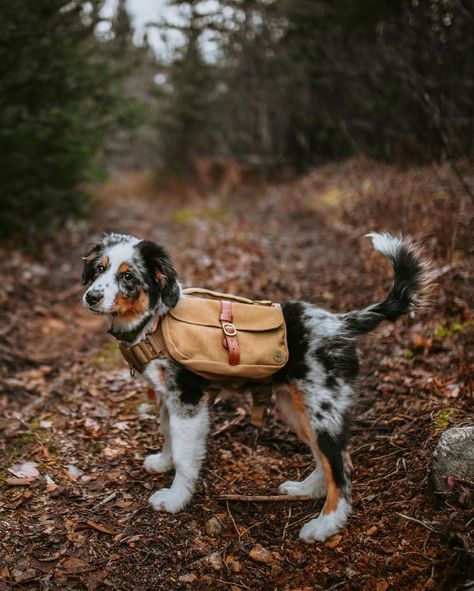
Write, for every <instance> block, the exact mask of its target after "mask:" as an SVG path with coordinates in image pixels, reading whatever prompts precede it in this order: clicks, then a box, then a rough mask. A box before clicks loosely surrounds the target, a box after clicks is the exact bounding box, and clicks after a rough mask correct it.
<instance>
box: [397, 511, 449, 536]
mask: <svg viewBox="0 0 474 591" xmlns="http://www.w3.org/2000/svg"><path fill="white" fill-rule="evenodd" d="M397 515H398V516H399V517H403V519H407V520H408V521H413V523H417V524H418V525H421V526H423V527H425V528H426V529H429V530H430V531H433V532H434V533H435V534H439V533H440V531H439V529H436V528H434V527H433V526H432V525H430V524H429V523H428V522H427V521H421V520H420V519H415V518H414V517H410V516H409V515H403V513H397Z"/></svg>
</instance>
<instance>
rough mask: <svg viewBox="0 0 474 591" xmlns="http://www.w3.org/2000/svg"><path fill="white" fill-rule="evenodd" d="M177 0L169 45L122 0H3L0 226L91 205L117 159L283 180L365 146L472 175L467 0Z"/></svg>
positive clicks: (370, 151) (130, 164)
mask: <svg viewBox="0 0 474 591" xmlns="http://www.w3.org/2000/svg"><path fill="white" fill-rule="evenodd" d="M168 4H169V5H170V6H174V7H177V8H179V9H180V15H181V16H180V19H179V23H176V22H169V21H167V20H166V19H165V18H164V17H163V15H161V16H160V14H157V18H156V22H152V23H150V24H149V27H150V29H149V30H151V29H154V30H158V31H159V32H160V34H162V36H163V39H164V40H165V41H166V38H167V37H166V36H167V35H168V34H169V33H170V32H172V33H173V34H175V35H176V34H177V33H179V38H180V39H181V42H180V43H178V44H175V45H174V46H173V47H171V48H170V51H169V52H167V54H166V55H161V56H160V55H156V52H154V51H153V49H152V48H151V46H150V45H149V43H148V40H147V36H146V35H145V36H144V37H143V39H141V40H138V41H137V36H136V35H134V30H133V27H132V22H131V18H130V15H129V13H128V12H127V6H126V3H125V0H119V2H118V5H117V9H116V11H115V13H114V14H113V15H112V16H111V17H110V18H106V17H105V16H104V0H71V1H68V0H35V1H34V2H28V1H22V2H2V3H1V4H0V22H1V27H0V151H1V154H2V165H1V167H0V195H1V197H0V199H1V202H2V215H1V218H0V237H6V236H11V235H20V236H21V235H23V236H24V235H26V234H31V233H33V232H37V231H38V230H40V231H43V230H45V229H48V228H51V227H53V228H54V227H58V226H59V225H60V224H61V223H62V222H64V220H65V219H66V218H68V217H69V216H71V215H78V214H79V215H80V214H83V213H85V212H86V211H87V207H88V197H87V195H86V193H85V192H83V191H81V187H83V186H84V183H87V182H90V181H93V180H95V179H98V178H101V176H102V178H103V177H104V174H105V173H106V172H107V171H116V170H124V169H125V170H127V169H128V170H130V169H144V168H152V169H153V170H155V171H157V173H158V174H159V175H175V176H177V177H178V178H183V176H186V175H187V176H188V177H190V176H191V177H192V176H193V175H194V176H196V175H197V178H199V179H200V181H201V182H203V183H204V184H205V183H206V182H207V181H210V180H211V178H212V176H213V175H214V176H215V175H216V174H217V175H218V174H221V172H222V171H221V172H219V170H220V169H225V168H226V166H227V165H228V163H229V162H233V163H234V173H233V174H234V176H235V175H237V176H238V175H241V174H242V171H249V170H252V171H256V172H257V173H258V174H259V175H264V177H265V178H268V179H271V180H274V179H278V178H281V176H282V172H284V173H285V174H286V175H291V174H294V173H301V172H304V171H305V170H307V169H308V167H310V166H312V165H315V164H319V163H324V162H328V161H331V160H341V159H345V158H347V157H349V156H351V155H354V154H360V153H363V154H367V155H369V156H371V157H374V158H377V159H381V160H384V161H389V162H395V163H396V164H399V165H401V166H408V165H412V164H423V163H427V162H431V161H441V162H446V161H449V162H450V163H451V166H452V167H453V171H454V174H455V175H456V176H457V177H458V178H459V180H460V181H461V183H462V181H463V179H462V171H461V168H460V165H459V162H460V161H462V160H463V159H464V160H466V159H470V158H472V154H473V151H474V113H473V110H474V101H473V94H474V59H473V55H474V35H473V34H472V31H473V30H474V27H473V25H474V21H473V8H472V3H471V2H469V1H468V0H398V1H393V0H366V1H364V2H353V1H350V0H321V1H316V0H278V1H272V0H213V1H212V2H209V1H207V2H202V1H199V0H191V1H189V0H188V1H183V0H169V2H168ZM157 13H159V10H157ZM209 47H211V48H212V50H211V51H209ZM206 48H207V49H206ZM226 174H227V173H226ZM230 176H232V174H230ZM228 182H229V183H232V182H233V181H232V179H231V178H230V180H229V179H228ZM465 188H466V189H468V187H467V185H466V186H465ZM471 198H472V195H471Z"/></svg>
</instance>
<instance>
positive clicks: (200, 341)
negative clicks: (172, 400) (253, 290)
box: [161, 288, 288, 381]
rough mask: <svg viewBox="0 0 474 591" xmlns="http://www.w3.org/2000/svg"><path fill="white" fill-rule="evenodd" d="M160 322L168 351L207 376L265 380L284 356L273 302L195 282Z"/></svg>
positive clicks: (280, 326)
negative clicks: (199, 286)
mask: <svg viewBox="0 0 474 591" xmlns="http://www.w3.org/2000/svg"><path fill="white" fill-rule="evenodd" d="M183 295H184V297H183V298H182V299H181V300H180V301H179V302H178V304H177V306H176V307H175V308H173V309H172V310H170V311H169V312H168V314H166V316H165V317H164V318H163V320H162V322H161V331H162V335H163V339H164V343H165V345H166V348H167V352H168V356H169V357H170V358H171V359H173V360H174V361H176V362H177V363H179V364H180V365H182V366H183V367H186V368H187V369H189V370H190V371H192V372H194V373H196V374H198V375H200V376H202V377H204V378H206V379H208V380H211V381H213V380H228V379H231V380H232V379H236V380H242V379H248V380H255V381H259V380H265V379H266V378H268V377H270V376H271V375H272V374H274V373H276V372H277V371H278V370H279V369H281V368H282V367H283V366H284V365H285V363H286V362H287V361H288V346H287V342H286V325H285V320H284V317H283V312H282V309H281V306H280V305H279V304H273V303H272V302H269V301H252V300H248V299H246V298H241V297H238V296H234V295H229V294H223V293H217V292H213V291H208V290H205V289H199V288H189V289H185V290H184V291H183Z"/></svg>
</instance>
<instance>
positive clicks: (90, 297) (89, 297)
mask: <svg viewBox="0 0 474 591" xmlns="http://www.w3.org/2000/svg"><path fill="white" fill-rule="evenodd" d="M103 297H104V296H103V294H101V293H100V291H88V292H87V293H86V302H87V303H88V304H89V306H95V304H98V303H99V302H100V300H101V299H102V298H103Z"/></svg>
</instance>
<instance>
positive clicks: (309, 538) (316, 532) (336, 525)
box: [300, 498, 351, 543]
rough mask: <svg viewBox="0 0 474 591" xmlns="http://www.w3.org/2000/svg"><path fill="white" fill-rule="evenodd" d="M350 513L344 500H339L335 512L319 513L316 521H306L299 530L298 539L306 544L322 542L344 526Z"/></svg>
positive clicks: (349, 508) (349, 507) (348, 506)
mask: <svg viewBox="0 0 474 591" xmlns="http://www.w3.org/2000/svg"><path fill="white" fill-rule="evenodd" d="M350 513H351V506H350V504H349V503H348V502H347V501H346V499H344V498H341V499H340V500H339V503H338V505H337V508H336V510H335V511H333V512H332V513H329V514H328V515H324V514H323V513H320V514H319V516H318V517H316V519H311V521H308V523H307V524H306V525H304V526H303V527H302V528H301V531H300V538H301V539H302V540H303V541H304V542H308V543H310V542H324V541H325V540H327V539H328V538H330V537H331V536H333V535H334V534H336V533H337V532H338V531H340V530H341V529H342V528H343V527H344V526H345V525H346V523H347V518H348V517H349V515H350Z"/></svg>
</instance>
